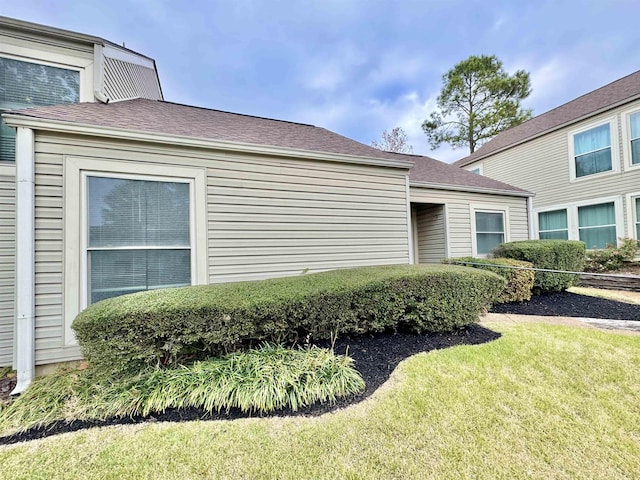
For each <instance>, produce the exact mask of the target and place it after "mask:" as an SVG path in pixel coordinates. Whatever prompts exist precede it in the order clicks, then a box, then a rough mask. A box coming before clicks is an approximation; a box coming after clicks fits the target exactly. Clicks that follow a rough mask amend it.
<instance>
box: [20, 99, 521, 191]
mask: <svg viewBox="0 0 640 480" xmlns="http://www.w3.org/2000/svg"><path fill="white" fill-rule="evenodd" d="M10 114H11V115H19V116H21V117H30V118H34V119H40V120H52V121H58V122H64V123H65V124H77V125H83V126H87V125H88V126H95V127H106V128H115V129H120V130H123V129H124V130H127V131H133V132H143V133H153V134H160V135H170V136H178V137H188V138H195V139H201V140H215V141H224V142H234V143H240V144H251V145H256V146H269V147H280V148H286V149H293V150H299V151H307V152H322V153H331V154H338V155H349V156H357V157H364V158H374V159H383V160H387V161H388V160H391V161H397V162H398V163H400V162H402V163H403V164H404V163H406V162H407V161H408V162H414V167H413V169H412V170H411V173H410V181H411V182H417V183H421V184H429V185H433V186H435V185H440V186H442V187H455V188H456V189H459V190H471V191H478V190H480V191H491V192H496V193H506V194H514V195H522V194H523V193H524V194H526V193H527V192H526V191H525V190H521V189H519V188H516V187H512V186H511V185H507V184H505V183H502V182H498V181H496V180H493V179H490V178H487V177H483V176H481V175H476V174H473V173H470V172H467V171H466V170H461V169H459V168H456V167H454V166H452V165H449V164H447V163H444V162H440V161H439V160H435V159H433V158H429V157H424V156H420V155H403V154H397V153H391V152H385V151H382V150H378V149H377V148H373V147H370V146H368V145H364V144H362V143H359V142H356V141H355V140H351V139H350V138H347V137H344V136H342V135H339V134H337V133H334V132H331V131H329V130H327V129H325V128H320V127H315V126H313V125H307V124H304V123H295V122H287V121H283V120H274V119H270V118H262V117H255V116H251V115H243V114H238V113H230V112H224V111H221V110H212V109H207V108H200V107H192V106H187V105H181V104H177V103H171V102H166V101H158V100H146V99H134V100H125V101H121V102H114V103H109V104H102V103H78V104H71V105H57V106H51V107H39V108H32V109H25V110H16V111H12V112H10Z"/></svg>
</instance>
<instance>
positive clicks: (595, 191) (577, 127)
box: [454, 72, 640, 248]
mask: <svg viewBox="0 0 640 480" xmlns="http://www.w3.org/2000/svg"><path fill="white" fill-rule="evenodd" d="M454 165H456V166H458V167H462V168H464V169H467V170H470V171H475V172H476V173H480V174H482V175H486V176H487V177H491V178H495V179H497V180H500V181H503V182H507V183H509V184H512V185H518V186H519V187H522V188H525V189H527V190H529V191H532V192H534V193H535V194H536V196H535V199H534V211H535V216H534V221H533V224H534V229H535V236H536V237H537V238H542V239H544V238H556V239H572V240H582V241H584V242H585V243H586V244H587V248H604V247H605V246H607V245H608V244H615V243H616V239H619V238H621V237H631V238H635V239H638V240H640V72H636V73H633V74H631V75H629V76H627V77H624V78H621V79H619V80H617V81H615V82H613V83H610V84H608V85H605V86H604V87H602V88H599V89H597V90H594V91H593V92H591V93H588V94H586V95H583V96H581V97H578V98H576V99H575V100H572V101H571V102H569V103H566V104H564V105H561V106H560V107H557V108H555V109H553V110H551V111H549V112H547V113H544V114H542V115H538V116H537V117H534V118H532V119H531V120H529V121H527V122H524V123H522V124H521V125H518V126H516V127H513V128H511V129H509V130H506V131H504V132H502V133H500V134H499V135H498V136H496V137H495V138H493V139H492V140H491V141H489V142H488V143H486V144H485V145H483V146H482V148H480V149H479V150H477V151H476V152H475V153H473V154H471V155H469V156H468V157H466V158H463V159H461V160H459V161H457V162H455V164H454Z"/></svg>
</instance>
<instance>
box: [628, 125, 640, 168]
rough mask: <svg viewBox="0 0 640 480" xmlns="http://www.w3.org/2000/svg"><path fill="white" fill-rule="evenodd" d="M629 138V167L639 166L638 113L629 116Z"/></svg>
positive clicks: (639, 133) (639, 135) (639, 138)
mask: <svg viewBox="0 0 640 480" xmlns="http://www.w3.org/2000/svg"><path fill="white" fill-rule="evenodd" d="M629 137H630V138H629V141H630V143H631V165H640V112H636V113H634V114H632V115H630V116H629Z"/></svg>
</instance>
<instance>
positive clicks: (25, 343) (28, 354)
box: [11, 127, 35, 395]
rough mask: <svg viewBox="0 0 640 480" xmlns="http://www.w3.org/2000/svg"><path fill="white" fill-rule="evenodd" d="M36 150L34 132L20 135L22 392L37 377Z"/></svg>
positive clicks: (18, 203) (18, 207) (18, 389)
mask: <svg viewBox="0 0 640 480" xmlns="http://www.w3.org/2000/svg"><path fill="white" fill-rule="evenodd" d="M34 202H35V150H34V138H33V130H31V129H30V128H24V127H18V128H17V133H16V319H15V345H16V359H15V365H14V366H15V369H16V371H17V374H18V383H17V385H16V388H15V389H14V390H13V391H12V392H11V395H17V394H19V393H22V392H23V391H24V390H25V389H26V388H27V387H28V386H29V385H30V384H31V382H32V381H33V379H34V377H35V298H34V285H35V241H34V240H35V209H34V206H35V203H34Z"/></svg>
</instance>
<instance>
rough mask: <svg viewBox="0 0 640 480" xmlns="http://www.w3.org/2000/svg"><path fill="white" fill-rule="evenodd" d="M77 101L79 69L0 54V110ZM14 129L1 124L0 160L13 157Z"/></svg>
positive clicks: (10, 159)
mask: <svg viewBox="0 0 640 480" xmlns="http://www.w3.org/2000/svg"><path fill="white" fill-rule="evenodd" d="M79 101H80V72H79V71H77V70H68V69H66V68H59V67H52V66H49V65H41V64H37V63H31V62H24V61H22V60H15V59H13V58H5V57H0V113H4V112H5V111H7V110H16V109H21V108H30V107H44V106H49V105H60V104H65V103H78V102H79ZM15 138H16V133H15V129H14V128H12V127H8V126H7V125H5V124H4V122H2V123H1V124H0V161H1V162H14V161H15V154H16V152H15V143H16V142H15Z"/></svg>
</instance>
